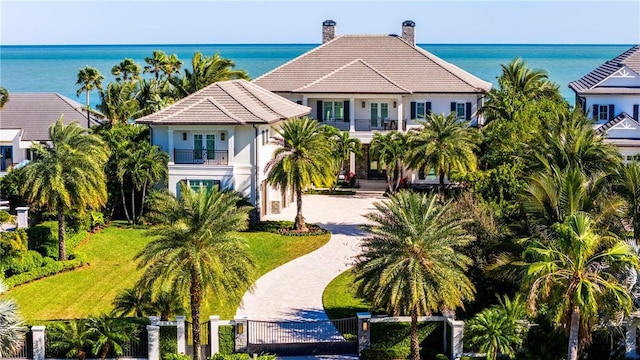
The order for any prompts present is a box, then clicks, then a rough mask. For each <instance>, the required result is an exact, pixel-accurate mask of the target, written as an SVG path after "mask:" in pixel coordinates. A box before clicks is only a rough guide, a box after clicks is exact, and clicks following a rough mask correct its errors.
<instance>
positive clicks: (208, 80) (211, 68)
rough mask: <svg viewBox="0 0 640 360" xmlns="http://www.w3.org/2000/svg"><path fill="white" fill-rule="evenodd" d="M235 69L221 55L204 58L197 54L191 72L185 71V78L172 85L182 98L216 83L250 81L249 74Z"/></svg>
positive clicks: (192, 62) (178, 78) (232, 63)
mask: <svg viewBox="0 0 640 360" xmlns="http://www.w3.org/2000/svg"><path fill="white" fill-rule="evenodd" d="M234 67H235V63H234V62H233V61H232V60H230V59H226V58H223V57H221V56H220V54H219V53H216V54H214V55H213V56H204V55H202V53H200V52H196V53H194V54H193V57H192V58H191V71H189V69H185V70H184V77H175V78H172V79H171V83H172V84H173V85H174V87H175V88H176V92H177V96H178V97H179V98H182V97H185V96H187V95H189V94H192V93H194V92H196V91H198V90H200V89H202V88H205V87H206V86H207V85H210V84H213V83H215V82H219V81H225V80H233V79H245V80H249V74H247V72H246V71H245V70H236V69H234Z"/></svg>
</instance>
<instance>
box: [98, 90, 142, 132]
mask: <svg viewBox="0 0 640 360" xmlns="http://www.w3.org/2000/svg"><path fill="white" fill-rule="evenodd" d="M136 93H137V87H136V84H135V83H133V82H124V83H117V82H116V83H109V85H107V90H106V91H101V92H100V99H101V103H100V104H99V105H98V110H100V112H102V114H103V115H104V116H105V117H106V118H107V119H109V122H110V124H111V125H114V124H117V123H123V124H126V123H127V122H128V121H129V120H130V119H132V118H133V117H134V115H135V114H136V113H137V112H138V110H139V106H140V105H139V103H138V101H137V100H136Z"/></svg>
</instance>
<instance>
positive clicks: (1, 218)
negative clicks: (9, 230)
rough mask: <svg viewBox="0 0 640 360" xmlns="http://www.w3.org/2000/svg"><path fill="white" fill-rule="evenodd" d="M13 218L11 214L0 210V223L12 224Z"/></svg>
mask: <svg viewBox="0 0 640 360" xmlns="http://www.w3.org/2000/svg"><path fill="white" fill-rule="evenodd" d="M13 221H14V218H13V216H12V215H11V214H9V213H8V212H6V211H4V210H0V223H8V222H13Z"/></svg>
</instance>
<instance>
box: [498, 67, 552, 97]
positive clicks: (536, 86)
mask: <svg viewBox="0 0 640 360" xmlns="http://www.w3.org/2000/svg"><path fill="white" fill-rule="evenodd" d="M500 67H501V68H502V75H501V76H500V77H498V84H499V85H500V87H501V88H503V89H504V88H509V89H513V90H514V91H515V92H517V93H519V94H522V95H524V96H525V97H526V98H528V99H536V98H539V97H542V96H545V95H550V94H551V95H555V94H556V93H557V91H558V85H556V84H553V83H551V82H550V81H549V75H548V74H547V72H546V71H544V70H532V69H529V68H528V67H527V64H526V63H525V62H524V61H523V60H522V59H521V58H516V59H513V60H512V61H511V62H510V63H509V64H507V65H504V64H502V65H500Z"/></svg>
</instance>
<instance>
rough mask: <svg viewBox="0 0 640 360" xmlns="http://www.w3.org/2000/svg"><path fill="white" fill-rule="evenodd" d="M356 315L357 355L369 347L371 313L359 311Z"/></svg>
mask: <svg viewBox="0 0 640 360" xmlns="http://www.w3.org/2000/svg"><path fill="white" fill-rule="evenodd" d="M356 316H357V317H358V355H360V354H361V353H362V350H365V349H369V348H370V347H371V313H368V312H359V313H356Z"/></svg>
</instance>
